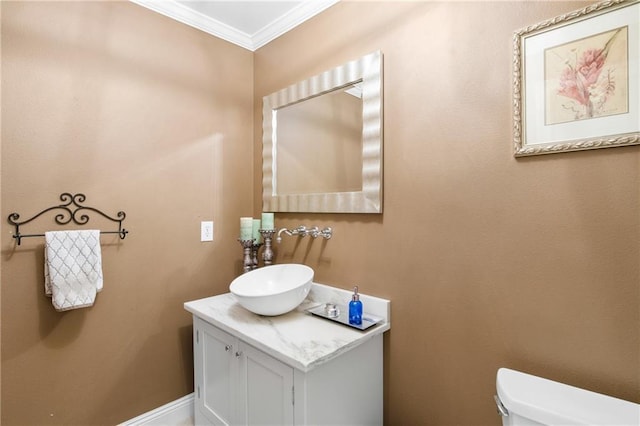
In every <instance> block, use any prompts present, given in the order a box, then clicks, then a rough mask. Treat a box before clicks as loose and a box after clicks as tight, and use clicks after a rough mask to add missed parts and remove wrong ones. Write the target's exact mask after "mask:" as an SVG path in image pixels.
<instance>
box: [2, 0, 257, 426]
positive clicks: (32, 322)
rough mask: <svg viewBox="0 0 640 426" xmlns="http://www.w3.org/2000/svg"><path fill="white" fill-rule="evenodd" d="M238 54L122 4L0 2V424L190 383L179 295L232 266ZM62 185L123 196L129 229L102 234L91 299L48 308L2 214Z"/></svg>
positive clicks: (241, 168)
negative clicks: (207, 229) (208, 237)
mask: <svg viewBox="0 0 640 426" xmlns="http://www.w3.org/2000/svg"><path fill="white" fill-rule="evenodd" d="M252 56H253V55H252V53H251V52H249V51H247V50H245V49H242V48H240V47H237V46H235V45H232V44H230V43H227V42H224V41H222V40H220V39H217V38H214V37H211V36H210V35H207V34H205V33H203V32H200V31H197V30H195V29H193V28H190V27H187V26H185V25H183V24H180V23H178V22H176V21H173V20H171V19H169V18H166V17H163V16H162V15H160V14H157V13H154V12H151V11H149V10H147V9H145V8H142V7H140V6H138V5H135V4H133V3H130V2H120V1H118V2H76V3H63V2H23V3H14V2H5V1H3V2H2V124H3V126H2V215H1V216H2V218H4V219H3V220H2V221H1V229H2V236H1V240H0V244H1V247H2V303H3V305H2V390H3V392H2V398H3V399H2V408H3V410H2V424H3V425H17V424H21V425H27V424H31V425H46V424H65V425H89V424H103V425H108V424H116V423H118V422H121V421H124V420H126V419H129V418H132V417H134V416H137V415H139V414H141V413H143V412H146V411H148V410H150V409H153V408H155V407H158V406H160V405H162V404H164V403H167V402H169V401H173V400H175V399H177V398H179V397H181V396H183V395H186V394H188V393H190V392H192V390H193V379H192V374H193V362H192V349H191V342H192V340H191V317H190V315H189V314H188V313H187V312H186V311H184V310H183V308H182V304H183V302H185V301H188V300H193V299H198V298H201V297H205V296H209V295H211V294H217V293H222V292H225V291H226V289H227V286H228V283H229V282H230V281H231V279H232V278H233V277H235V276H236V275H237V274H239V273H240V272H241V270H242V268H241V266H242V265H241V258H240V256H239V252H240V250H239V246H238V247H236V246H237V242H236V241H235V238H236V237H237V231H238V217H240V216H245V215H250V214H251V212H252V200H251V193H252V191H253V188H252V180H251V177H252V174H251V161H252V158H253V157H252V149H253V146H252V128H251V126H250V125H247V123H251V122H252V121H253V111H252V106H253V87H252V78H253V77H252V75H253V57H252ZM65 191H71V192H74V193H75V192H82V193H85V194H86V196H87V202H86V205H91V206H95V207H98V208H101V209H103V210H104V211H105V212H107V213H110V214H115V213H116V212H117V211H118V210H124V211H125V212H126V214H127V217H126V220H125V222H124V225H125V227H126V228H127V229H129V230H130V234H129V236H128V237H127V238H126V239H125V240H124V241H119V240H118V239H117V237H114V236H103V237H102V254H103V268H104V276H105V284H104V290H103V291H102V292H101V293H99V294H98V296H97V300H96V303H95V305H94V306H93V307H91V308H88V309H81V310H77V311H69V312H65V313H57V312H55V310H54V309H53V307H52V306H51V301H50V299H48V298H46V297H45V296H44V292H43V290H42V274H43V260H42V252H43V239H42V238H30V239H25V240H23V243H22V245H21V246H20V247H16V246H15V245H14V242H13V239H12V238H11V232H12V229H11V228H10V227H9V225H8V224H7V223H6V218H7V216H8V215H9V213H11V212H18V213H20V215H21V218H22V219H26V218H28V217H30V216H31V215H32V214H35V213H37V212H39V211H40V210H42V209H43V208H45V207H48V206H51V205H54V204H59V199H58V197H59V195H60V194H61V193H62V192H65ZM212 219H213V220H214V222H215V241H214V242H212V243H201V242H200V221H201V220H212ZM92 220H98V219H92ZM90 225H93V226H95V227H105V228H106V227H109V225H108V224H104V223H99V222H90ZM52 226H53V217H52V216H49V217H47V218H46V219H45V218H40V219H39V220H38V221H35V222H32V223H31V224H29V225H25V226H24V229H23V232H25V233H29V232H36V233H37V232H42V231H45V230H48V228H51V227H52Z"/></svg>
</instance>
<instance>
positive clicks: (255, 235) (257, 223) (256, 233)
mask: <svg viewBox="0 0 640 426" xmlns="http://www.w3.org/2000/svg"><path fill="white" fill-rule="evenodd" d="M253 239H254V240H255V241H254V242H255V244H260V243H261V242H262V235H260V219H253Z"/></svg>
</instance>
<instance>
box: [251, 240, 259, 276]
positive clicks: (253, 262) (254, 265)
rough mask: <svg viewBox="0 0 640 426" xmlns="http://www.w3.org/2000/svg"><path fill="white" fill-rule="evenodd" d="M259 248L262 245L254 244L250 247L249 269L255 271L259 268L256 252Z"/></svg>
mask: <svg viewBox="0 0 640 426" xmlns="http://www.w3.org/2000/svg"><path fill="white" fill-rule="evenodd" d="M254 241H255V240H254ZM260 247H262V243H256V242H254V243H253V245H252V246H251V269H256V268H257V267H258V266H260V265H259V264H258V263H259V262H258V250H260Z"/></svg>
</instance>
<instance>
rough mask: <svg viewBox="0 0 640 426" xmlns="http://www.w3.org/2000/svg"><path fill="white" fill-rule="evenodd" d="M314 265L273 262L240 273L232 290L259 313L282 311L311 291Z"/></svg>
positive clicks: (268, 313) (281, 312)
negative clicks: (275, 263)
mask: <svg viewBox="0 0 640 426" xmlns="http://www.w3.org/2000/svg"><path fill="white" fill-rule="evenodd" d="M312 282H313V269H311V268H310V267H308V266H306V265H300V264H297V263H286V264H282V265H270V266H265V267H262V268H259V269H254V270H253V271H250V272H247V273H245V274H243V275H240V276H239V277H238V278H236V279H235V280H233V281H232V282H231V285H230V286H229V290H230V291H231V293H232V294H233V295H234V297H235V298H236V300H237V301H238V303H240V305H241V306H242V307H244V308H245V309H247V310H249V311H251V312H253V313H254V314H258V315H269V316H275V315H282V314H286V313H287V312H289V311H291V310H293V309H295V308H296V307H298V305H300V303H302V301H303V300H304V299H305V297H307V294H309V290H311V284H312Z"/></svg>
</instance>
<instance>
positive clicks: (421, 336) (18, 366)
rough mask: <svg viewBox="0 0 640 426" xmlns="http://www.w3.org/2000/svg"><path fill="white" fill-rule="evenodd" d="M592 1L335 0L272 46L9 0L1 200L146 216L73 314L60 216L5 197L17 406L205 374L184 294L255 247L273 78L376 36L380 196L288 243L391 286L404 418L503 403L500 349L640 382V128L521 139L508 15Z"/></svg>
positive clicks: (514, 20) (456, 415) (389, 414)
mask: <svg viewBox="0 0 640 426" xmlns="http://www.w3.org/2000/svg"><path fill="white" fill-rule="evenodd" d="M584 4H585V3H577V2H566V3H551V2H549V3H542V2H522V3H514V2H496V3H486V2H479V3H458V2H454V3H435V2H420V3H415V2H396V3H391V2H374V3H370V4H363V3H355V2H341V3H339V4H338V5H336V6H333V7H332V8H330V9H329V10H327V11H326V12H324V13H323V14H321V15H320V16H318V17H316V18H314V19H312V20H310V21H308V22H307V23H305V24H303V25H302V26H301V27H299V28H297V29H295V30H294V31H293V32H291V33H290V34H287V35H285V36H282V37H280V38H278V39H277V40H275V41H274V42H272V43H271V44H269V45H268V46H266V47H264V48H262V49H260V50H259V51H258V52H256V54H255V55H254V54H252V53H250V52H248V51H246V50H244V49H241V48H239V47H236V46H233V45H231V44H229V43H226V42H223V41H221V40H218V39H216V38H214V37H211V36H208V35H206V34H204V33H201V32H198V31H196V30H194V29H191V28H189V27H186V26H184V25H182V24H179V23H177V22H174V21H171V20H170V19H168V18H165V17H162V16H161V15H158V14H155V13H153V12H150V11H148V10H145V9H143V8H141V7H139V6H136V5H134V4H131V3H128V2H113V3H95V2H86V3H48V2H46V3H32V2H27V3H12V2H4V1H3V2H2V6H1V7H2V124H3V126H2V162H1V173H2V175H1V178H2V188H1V189H2V197H1V207H2V210H1V211H2V217H4V218H6V217H7V216H8V214H9V213H11V212H13V211H17V212H19V213H21V214H22V215H23V217H27V216H29V215H30V214H32V213H35V212H37V211H39V210H40V209H42V208H43V207H45V206H49V205H52V204H54V203H57V201H58V200H57V197H58V195H59V194H60V193H61V192H64V191H72V192H84V193H86V194H87V197H88V201H90V202H91V203H92V204H94V205H95V206H98V207H102V208H104V209H105V210H107V211H117V210H120V209H121V210H124V211H126V212H127V219H126V222H125V224H126V227H127V228H128V229H129V230H130V231H131V233H130V235H129V236H128V237H127V239H125V240H124V241H122V242H120V241H118V240H117V239H116V238H112V237H108V236H104V237H103V258H104V259H103V260H104V272H105V279H106V282H105V289H104V291H103V292H102V293H100V294H99V295H98V298H97V302H96V304H95V306H93V307H92V308H89V309H83V310H78V311H71V312H67V313H62V314H60V313H56V312H55V311H54V310H53V308H52V307H51V304H50V301H49V300H48V299H47V298H45V296H44V295H43V292H42V278H41V276H42V270H43V265H42V240H40V239H26V240H24V242H23V245H22V246H20V247H19V248H17V247H15V246H14V243H13V240H12V239H11V237H10V232H11V229H10V228H9V227H8V226H7V223H6V222H4V219H3V220H2V221H0V224H1V225H0V226H1V230H2V235H1V237H0V238H1V239H0V244H1V245H2V299H1V300H2V424H3V425H4V424H6V425H12V424H34V425H35V424H38V425H44V424H114V423H117V422H119V421H123V420H125V419H128V418H131V417H134V416H135V415H138V414H140V413H142V412H144V411H147V410H149V409H152V408H154V407H157V406H159V405H161V404H163V403H165V402H168V401H171V400H174V399H176V398H179V397H180V396H182V395H185V394H187V393H189V392H191V390H192V379H191V374H192V361H191V335H190V333H191V325H190V324H191V319H190V317H189V315H188V314H187V313H186V312H185V311H183V309H182V303H183V302H184V301H186V300H191V299H196V298H200V297H205V296H208V295H211V294H217V293H222V292H224V291H226V288H227V285H228V283H229V282H230V280H231V279H232V278H233V277H234V276H235V275H237V274H238V273H239V272H240V270H241V256H240V252H239V250H238V248H237V247H236V243H235V238H236V236H237V232H238V225H237V219H238V217H240V216H244V215H249V214H251V213H252V212H253V213H254V214H255V215H257V214H258V213H259V212H260V205H261V202H260V197H261V189H260V182H261V175H260V170H261V165H260V152H261V147H260V140H261V128H260V125H261V120H260V114H261V111H260V108H261V99H262V96H263V95H266V94H268V93H271V92H273V91H275V90H277V89H280V88H282V87H285V86H286V85H289V84H291V83H294V82H296V81H298V80H300V79H302V78H305V77H308V76H310V75H313V74H316V73H318V72H321V71H324V70H325V69H328V68H331V67H333V66H336V65H339V64H341V63H342V62H345V61H346V60H350V59H354V58H356V57H358V56H361V55H362V54H365V53H369V52H371V51H374V50H377V49H381V50H382V52H383V54H384V57H385V65H384V70H385V185H384V190H385V203H384V209H385V211H384V214H383V215H331V214H328V215H320V214H316V215H314V214H277V216H276V224H277V226H297V225H299V224H306V225H319V226H324V225H328V226H332V227H333V228H334V229H335V233H334V237H333V238H332V239H331V240H329V241H324V240H316V241H312V240H311V239H306V240H301V241H300V244H299V245H298V246H296V245H295V242H296V240H293V239H286V240H285V242H283V244H282V246H279V247H277V250H278V252H277V261H278V262H292V261H293V262H304V263H306V264H309V265H311V266H313V267H314V268H315V269H316V271H317V273H316V279H317V281H318V282H322V283H326V284H330V285H335V286H338V287H343V288H349V287H351V286H352V285H354V284H358V285H360V287H361V291H362V292H364V293H370V294H374V295H378V296H381V297H387V298H390V299H391V300H392V302H393V303H392V307H393V328H392V330H391V332H390V333H388V334H387V336H386V338H385V380H386V385H385V413H386V414H385V415H386V420H387V424H433V425H436V424H452V425H454V424H455V425H461V424H474V425H479V424H494V425H497V424H498V423H499V420H498V418H497V417H496V414H495V409H494V407H493V402H492V395H493V393H494V380H495V372H496V369H497V368H498V367H500V366H507V367H512V368H518V369H523V370H525V371H529V372H532V373H534V374H540V375H544V376H546V377H550V378H553V379H557V380H563V381H566V382H569V383H571V384H574V385H577V386H581V387H586V388H590V389H593V390H596V391H600V392H605V393H609V394H612V395H614V396H618V397H621V398H625V399H629V400H634V401H636V402H640V377H638V376H639V374H640V373H639V369H638V365H639V362H640V331H639V330H640V318H639V315H640V313H639V310H638V305H639V301H640V294H639V285H640V262H639V261H638V259H639V258H640V238H639V237H640V212H639V205H640V176H639V170H640V149H639V147H628V148H615V149H605V150H596V151H589V152H579V153H568V154H557V155H548V156H541V157H535V158H528V159H522V160H515V159H514V158H513V155H512V149H511V143H510V140H511V111H510V88H511V74H510V64H511V34H512V32H513V30H514V29H517V28H520V27H522V26H525V25H528V24H531V23H535V22H538V21H540V20H543V19H546V18H549V17H551V16H555V15H557V14H559V13H563V12H567V11H569V10H573V9H576V8H578V7H580V6H582V5H584ZM305 41H306V43H305ZM254 71H255V76H254ZM252 79H253V82H252ZM254 89H255V90H254ZM252 108H253V109H252ZM254 118H255V119H254ZM252 121H253V123H254V127H253V129H252V128H251V127H250V126H247V125H246V123H249V122H252ZM252 138H253V139H252ZM252 143H253V144H252ZM251 159H253V176H252V175H251V173H250V172H247V170H248V169H251V165H250V164H251V163H250V162H251ZM252 195H253V197H252ZM207 219H214V221H215V223H216V225H215V235H216V240H215V242H213V243H200V242H199V241H198V240H199V222H200V221H201V220H207ZM41 223H42V222H38V223H37V224H34V225H33V226H34V227H36V226H37V227H38V228H40V229H37V231H43V230H44V229H42V228H41V226H42V225H41ZM285 238H288V237H285ZM345 380H348V378H345ZM52 414H53V416H52Z"/></svg>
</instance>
